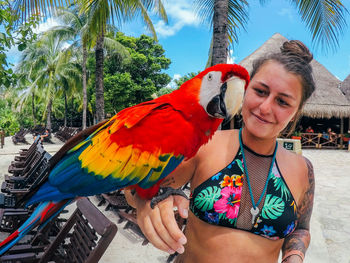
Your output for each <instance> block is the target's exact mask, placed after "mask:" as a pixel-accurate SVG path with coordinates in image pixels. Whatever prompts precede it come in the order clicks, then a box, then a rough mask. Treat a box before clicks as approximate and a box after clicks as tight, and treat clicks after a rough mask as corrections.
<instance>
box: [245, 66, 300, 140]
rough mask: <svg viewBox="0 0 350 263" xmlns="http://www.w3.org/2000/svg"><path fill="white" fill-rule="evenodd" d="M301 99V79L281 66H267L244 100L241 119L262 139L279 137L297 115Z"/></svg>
mask: <svg viewBox="0 0 350 263" xmlns="http://www.w3.org/2000/svg"><path fill="white" fill-rule="evenodd" d="M301 97H302V86H301V83H300V79H299V77H298V76H296V75H294V74H292V73H290V72H288V71H286V70H285V69H284V67H283V66H282V65H281V64H280V63H278V62H275V61H268V62H266V63H265V64H263V65H262V66H261V67H260V69H259V70H258V72H257V73H256V74H255V76H254V77H253V78H252V80H251V82H250V83H249V86H248V87H247V90H246V93H245V96H244V100H243V105H242V116H243V121H244V124H245V127H246V129H247V130H248V131H249V132H250V133H251V134H252V135H254V136H255V137H259V138H273V137H276V136H278V134H279V133H280V132H281V131H282V130H283V129H284V128H285V127H286V126H287V124H288V123H289V122H290V121H291V120H292V119H293V117H294V116H295V114H296V113H297V111H298V108H299V105H300V103H301Z"/></svg>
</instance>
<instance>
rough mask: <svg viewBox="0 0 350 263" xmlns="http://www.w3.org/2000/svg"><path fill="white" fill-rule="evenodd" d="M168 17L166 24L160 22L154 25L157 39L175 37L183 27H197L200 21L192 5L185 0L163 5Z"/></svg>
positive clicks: (172, 1) (175, 0)
mask: <svg viewBox="0 0 350 263" xmlns="http://www.w3.org/2000/svg"><path fill="white" fill-rule="evenodd" d="M164 6H165V10H166V12H167V15H168V20H169V22H168V24H165V23H164V22H163V21H162V20H160V21H158V22H157V23H156V24H155V26H154V27H155V29H156V32H157V35H158V36H159V37H169V36H173V35H175V34H176V33H177V32H178V31H180V30H181V29H182V28H183V27H184V26H198V25H199V24H200V19H199V18H198V16H197V15H196V14H195V13H194V10H193V5H192V4H191V3H189V1H185V0H169V1H167V2H166V3H165V4H164Z"/></svg>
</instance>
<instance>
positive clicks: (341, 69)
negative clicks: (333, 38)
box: [122, 0, 350, 80]
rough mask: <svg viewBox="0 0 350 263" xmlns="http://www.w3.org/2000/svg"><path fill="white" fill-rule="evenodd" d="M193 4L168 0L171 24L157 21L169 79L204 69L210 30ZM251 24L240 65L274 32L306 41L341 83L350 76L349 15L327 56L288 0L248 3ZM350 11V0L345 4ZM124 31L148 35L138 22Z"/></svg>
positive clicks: (242, 36)
mask: <svg viewBox="0 0 350 263" xmlns="http://www.w3.org/2000/svg"><path fill="white" fill-rule="evenodd" d="M190 2H191V1H186V0H167V1H166V10H167V14H168V18H169V23H168V25H164V23H162V22H157V20H154V24H155V25H156V29H157V32H158V33H157V34H158V38H159V42H160V44H162V46H163V47H164V49H165V51H166V56H167V57H169V58H170V59H171V61H172V64H171V65H170V68H169V70H167V73H168V74H169V75H170V76H172V77H173V76H176V75H181V76H182V75H185V74H186V73H188V72H197V71H198V70H202V69H203V68H204V67H205V64H206V61H207V57H208V50H209V45H210V40H211V29H210V27H209V26H208V25H203V24H202V23H200V21H199V19H197V18H196V16H195V15H194V13H193V6H192V5H191V3H190ZM248 2H249V3H250V8H249V22H248V25H247V26H246V30H245V31H244V30H241V31H240V32H239V43H238V44H234V49H233V54H232V59H233V61H234V62H236V63H238V62H239V61H241V60H242V59H244V58H245V57H246V56H248V55H249V54H251V53H252V52H253V51H254V50H256V49H257V48H258V47H260V46H261V45H262V44H263V43H264V42H265V41H266V40H268V39H269V38H270V37H271V36H272V35H273V34H274V33H276V32H278V33H280V34H282V35H283V36H285V37H286V38H288V39H299V40H301V41H303V42H304V43H305V44H306V45H307V46H308V47H309V48H310V50H311V51H312V52H313V54H314V58H315V59H316V60H318V61H319V62H320V63H321V64H323V65H324V66H325V67H326V68H327V69H328V70H329V71H330V72H331V73H333V74H334V75H335V76H336V77H338V78H339V79H340V80H344V79H345V78H346V77H347V76H348V75H349V74H350V16H349V15H347V16H346V20H347V23H348V24H349V26H348V28H347V29H346V30H345V32H344V35H343V36H341V37H340V41H339V47H338V48H337V49H336V51H335V52H333V51H329V52H328V53H327V54H326V53H325V52H322V50H321V49H320V48H318V49H316V48H315V47H314V45H313V44H312V41H311V33H310V32H309V31H308V29H307V28H306V26H305V24H304V23H302V21H301V18H300V16H299V15H298V12H297V10H296V8H295V7H294V6H293V5H291V4H290V1H287V0H284V1H283V0H282V1H281V0H271V1H267V3H266V4H265V5H264V6H261V5H260V3H259V1H258V0H251V1H248ZM343 3H345V5H346V7H347V8H348V9H349V10H350V4H349V1H343ZM122 31H124V32H126V33H129V34H131V35H134V36H137V35H139V34H141V33H144V32H146V31H145V28H144V27H142V26H140V23H139V22H135V23H131V24H128V25H125V26H123V27H122Z"/></svg>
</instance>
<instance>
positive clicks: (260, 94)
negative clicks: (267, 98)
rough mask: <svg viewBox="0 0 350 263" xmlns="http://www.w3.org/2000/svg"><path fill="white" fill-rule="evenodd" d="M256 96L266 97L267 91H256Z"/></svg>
mask: <svg viewBox="0 0 350 263" xmlns="http://www.w3.org/2000/svg"><path fill="white" fill-rule="evenodd" d="M255 92H256V94H258V95H259V96H264V95H266V91H264V90H262V89H255Z"/></svg>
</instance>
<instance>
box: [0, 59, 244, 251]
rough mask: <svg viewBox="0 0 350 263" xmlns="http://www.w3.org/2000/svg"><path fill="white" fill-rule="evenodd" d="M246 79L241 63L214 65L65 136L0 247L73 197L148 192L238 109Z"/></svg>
mask: <svg viewBox="0 0 350 263" xmlns="http://www.w3.org/2000/svg"><path fill="white" fill-rule="evenodd" d="M248 83H249V74H248V72H247V71H246V70H245V69H244V68H243V67H241V66H239V65H232V64H219V65H215V66H213V67H210V68H207V69H206V70H204V71H203V72H201V73H200V74H198V75H197V76H196V77H194V78H192V79H190V80H188V81H187V82H185V83H184V84H183V85H182V86H181V87H180V88H179V89H178V90H175V91H173V92H172V93H170V94H167V95H163V96H161V97H159V98H157V99H154V100H152V101H148V102H144V103H141V104H138V105H136V106H133V107H130V108H127V109H124V110H122V111H120V112H119V113H118V114H116V115H115V116H114V117H112V118H111V119H110V120H108V121H106V122H104V123H101V124H99V125H96V126H94V127H92V128H89V129H87V130H85V131H83V132H82V133H80V134H78V135H77V136H76V137H74V138H72V139H71V140H70V141H68V142H67V143H66V144H65V145H64V146H63V147H62V149H61V150H60V151H59V152H58V153H57V154H56V155H55V156H53V158H52V163H51V167H52V168H51V171H50V173H49V175H48V177H47V178H46V180H45V182H44V183H43V184H42V185H41V186H40V188H39V189H38V190H37V191H36V192H35V193H33V194H32V196H31V197H30V199H29V201H28V202H27V205H31V204H36V203H40V204H39V205H38V206H37V208H36V209H35V210H34V212H33V214H32V215H31V216H30V217H29V219H28V220H27V221H26V222H25V223H24V224H23V225H22V226H21V227H20V228H19V229H18V230H16V231H15V232H14V233H13V234H11V235H10V236H9V237H8V238H7V239H5V240H4V241H3V242H2V243H1V244H0V254H3V253H5V252H6V251H7V250H8V249H9V248H10V247H12V246H13V245H14V244H15V243H17V242H18V241H19V240H20V239H21V238H22V237H23V236H24V235H25V234H26V233H28V232H29V231H30V230H31V229H33V228H34V227H35V226H37V225H39V226H40V227H43V226H44V225H45V224H46V223H47V222H49V221H50V219H52V218H53V217H54V216H56V215H57V214H58V213H60V211H62V209H63V208H64V207H65V206H66V205H68V204H70V203H71V202H72V201H74V200H75V198H77V197H79V196H90V195H96V194H101V193H106V192H111V191H114V190H117V189H121V188H125V187H132V188H134V189H135V190H136V192H137V193H138V194H139V195H140V196H141V197H142V198H145V199H151V198H152V197H154V196H155V195H156V194H157V193H158V191H159V185H160V183H161V181H162V180H163V179H164V178H165V177H166V176H167V175H169V173H171V172H172V171H173V170H174V169H175V168H176V167H177V166H178V165H179V164H180V163H181V161H182V160H183V159H189V158H191V157H193V156H194V155H195V154H196V152H197V151H198V149H199V148H200V146H201V145H203V144H205V143H207V142H208V140H209V139H210V138H211V137H212V136H213V134H214V132H215V131H216V130H217V128H218V126H219V125H220V124H221V122H222V120H223V119H224V118H231V117H233V115H234V114H236V113H237V111H238V109H239V107H240V105H241V102H242V98H243V94H244V89H245V88H246V87H247V85H248Z"/></svg>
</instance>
